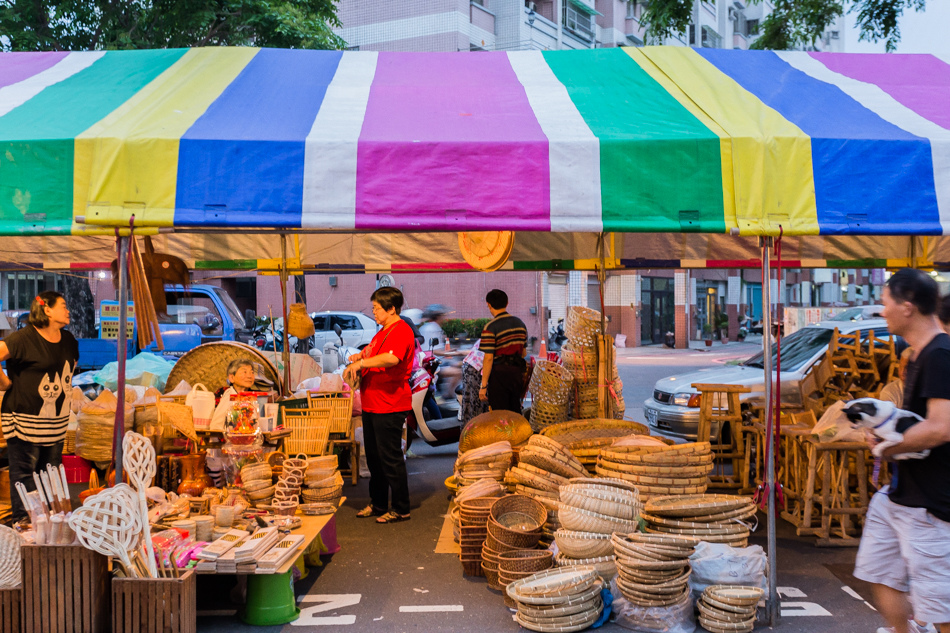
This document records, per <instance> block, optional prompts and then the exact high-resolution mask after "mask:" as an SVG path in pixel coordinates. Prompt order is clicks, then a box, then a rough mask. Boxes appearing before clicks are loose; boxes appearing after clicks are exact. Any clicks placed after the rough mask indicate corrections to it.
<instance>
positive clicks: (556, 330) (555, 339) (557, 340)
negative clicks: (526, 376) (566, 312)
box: [548, 319, 567, 352]
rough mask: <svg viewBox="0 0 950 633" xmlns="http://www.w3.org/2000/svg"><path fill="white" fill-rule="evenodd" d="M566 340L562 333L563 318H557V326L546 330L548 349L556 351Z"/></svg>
mask: <svg viewBox="0 0 950 633" xmlns="http://www.w3.org/2000/svg"><path fill="white" fill-rule="evenodd" d="M566 342H567V335H565V334H564V319H558V322H557V326H556V327H553V328H551V329H550V330H548V349H549V350H551V351H552V352H556V351H558V350H560V349H561V347H562V346H563V345H564V343H566Z"/></svg>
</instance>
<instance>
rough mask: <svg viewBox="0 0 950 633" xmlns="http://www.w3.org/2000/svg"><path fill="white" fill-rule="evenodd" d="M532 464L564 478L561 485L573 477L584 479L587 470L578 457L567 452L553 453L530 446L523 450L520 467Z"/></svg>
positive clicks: (519, 458)
mask: <svg viewBox="0 0 950 633" xmlns="http://www.w3.org/2000/svg"><path fill="white" fill-rule="evenodd" d="M522 464H530V465H531V466H534V467H535V468H538V469H540V470H542V471H546V472H549V473H553V474H555V475H558V476H560V477H561V478H562V480H563V481H559V483H566V480H568V479H570V478H572V477H583V476H585V475H586V474H587V469H585V468H584V465H583V464H582V463H580V461H578V459H577V458H576V457H574V455H573V454H572V453H570V452H567V451H557V452H555V451H552V450H549V449H547V448H545V447H542V446H532V445H531V444H529V445H528V446H525V447H524V448H523V449H522V450H521V454H520V455H519V457H518V465H519V466H520V465H522Z"/></svg>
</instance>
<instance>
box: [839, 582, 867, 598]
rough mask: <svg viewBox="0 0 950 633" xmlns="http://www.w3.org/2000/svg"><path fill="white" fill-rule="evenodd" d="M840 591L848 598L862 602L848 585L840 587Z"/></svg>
mask: <svg viewBox="0 0 950 633" xmlns="http://www.w3.org/2000/svg"><path fill="white" fill-rule="evenodd" d="M841 590H842V591H844V592H845V593H846V594H848V595H849V596H851V597H852V598H854V599H855V600H861V601H863V600H864V598H862V597H861V595H860V594H859V593H858V592H857V591H855V590H854V589H852V588H851V587H849V586H848V585H845V586H844V587H842V588H841Z"/></svg>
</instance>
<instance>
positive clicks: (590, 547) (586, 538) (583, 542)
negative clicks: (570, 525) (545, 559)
mask: <svg viewBox="0 0 950 633" xmlns="http://www.w3.org/2000/svg"><path fill="white" fill-rule="evenodd" d="M554 541H555V542H556V543H557V547H558V551H560V552H563V553H564V554H566V555H567V556H570V557H572V558H598V557H600V556H610V555H611V554H613V553H614V546H613V543H612V542H611V541H610V535H609V534H600V533H597V532H577V531H574V530H566V529H564V528H560V529H558V530H557V531H556V532H554Z"/></svg>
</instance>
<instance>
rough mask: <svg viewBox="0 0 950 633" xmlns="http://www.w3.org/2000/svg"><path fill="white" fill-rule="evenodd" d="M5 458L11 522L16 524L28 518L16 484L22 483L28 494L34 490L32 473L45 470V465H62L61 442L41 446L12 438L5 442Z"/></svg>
mask: <svg viewBox="0 0 950 633" xmlns="http://www.w3.org/2000/svg"><path fill="white" fill-rule="evenodd" d="M7 458H8V459H9V460H10V502H11V503H12V505H13V509H12V512H13V521H14V522H16V521H20V520H22V519H26V518H28V516H29V515H28V514H27V513H26V508H24V507H23V502H22V501H20V494H19V493H18V492H17V491H16V483H17V482H18V481H22V482H23V485H24V486H26V489H27V490H29V491H30V492H32V491H34V490H36V484H35V483H34V482H33V473H38V472H40V471H44V470H46V465H47V464H52V465H53V466H56V467H57V468H59V465H60V464H62V463H63V442H56V443H55V444H46V445H43V444H34V443H33V442H24V441H23V440H21V439H19V438H16V437H14V438H11V439H9V440H7Z"/></svg>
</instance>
